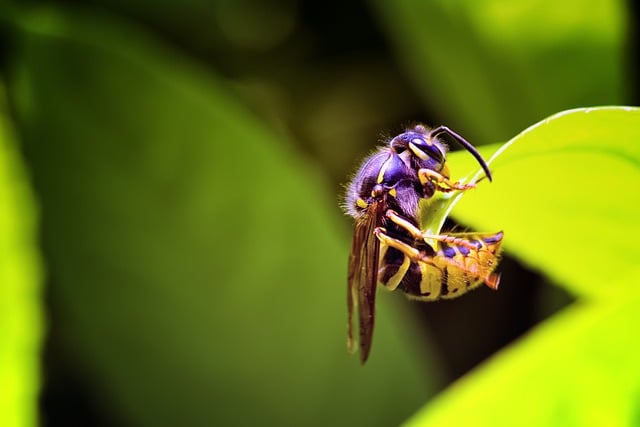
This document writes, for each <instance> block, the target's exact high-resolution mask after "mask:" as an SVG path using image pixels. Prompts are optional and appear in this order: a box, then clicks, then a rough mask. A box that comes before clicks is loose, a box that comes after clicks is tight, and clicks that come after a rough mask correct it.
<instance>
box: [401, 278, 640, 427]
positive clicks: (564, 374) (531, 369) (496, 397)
mask: <svg viewBox="0 0 640 427" xmlns="http://www.w3.org/2000/svg"><path fill="white" fill-rule="evenodd" d="M637 284H638V281H636V282H635V285H637ZM607 285H613V286H623V285H624V281H623V283H619V282H618V281H615V282H608V283H607ZM638 303H640V300H639V299H638V298H637V295H636V296H635V298H631V299H626V300H619V301H615V302H613V303H611V304H591V303H577V304H576V305H575V306H573V307H570V308H568V309H566V310H565V311H564V312H563V313H561V314H559V315H556V316H555V317H553V318H552V319H551V320H549V321H547V322H545V323H544V324H543V325H541V326H540V327H538V328H537V329H536V330H535V331H534V332H532V333H531V334H529V335H528V336H526V337H525V338H524V339H523V340H521V342H519V343H518V345H515V346H512V347H511V348H508V349H506V350H505V351H503V352H501V353H499V354H498V355H497V356H495V357H493V358H492V359H491V360H490V361H489V362H488V363H485V364H484V365H483V366H481V367H480V368H479V369H477V370H476V371H475V372H473V373H472V374H469V375H467V376H465V377H464V378H463V379H461V380H459V381H458V382H457V383H454V385H453V386H451V387H450V388H449V389H447V390H446V391H445V392H444V393H442V394H440V395H438V397H437V398H436V399H435V400H433V401H432V402H431V403H430V404H429V405H428V406H426V407H425V408H424V409H423V410H421V411H420V412H418V413H417V414H416V415H415V416H414V417H413V418H412V419H411V420H409V421H408V422H407V423H405V426H430V427H433V426H452V425H460V426H463V425H473V426H491V427H499V426H513V425H517V426H582V427H589V426H594V427H595V426H602V425H612V426H634V425H638V423H639V422H640V411H639V410H638V408H639V407H640V406H639V404H640V369H639V368H638V360H639V359H640V346H639V345H638V344H637V335H638V330H637V329H638V328H637V325H639V324H640V311H638V308H637V307H638Z"/></svg>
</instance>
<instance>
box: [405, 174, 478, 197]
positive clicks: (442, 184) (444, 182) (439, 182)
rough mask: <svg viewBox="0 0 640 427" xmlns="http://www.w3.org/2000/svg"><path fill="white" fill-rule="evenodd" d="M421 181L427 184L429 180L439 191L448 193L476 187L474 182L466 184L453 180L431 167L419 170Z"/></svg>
mask: <svg viewBox="0 0 640 427" xmlns="http://www.w3.org/2000/svg"><path fill="white" fill-rule="evenodd" d="M418 178H420V183H421V184H422V185H426V184H427V183H428V182H431V183H433V184H434V185H435V186H436V188H437V189H438V190H439V191H442V192H443V193H448V192H450V191H465V190H469V189H471V188H475V187H476V185H475V184H474V183H469V184H464V183H462V182H460V181H451V180H450V179H449V178H447V177H446V176H444V175H442V174H441V173H438V172H436V171H434V170H431V169H420V170H419V171H418Z"/></svg>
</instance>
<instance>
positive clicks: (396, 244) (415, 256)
mask: <svg viewBox="0 0 640 427" xmlns="http://www.w3.org/2000/svg"><path fill="white" fill-rule="evenodd" d="M373 233H374V234H375V235H376V237H377V238H378V239H380V242H382V243H383V244H385V245H387V246H390V247H392V248H395V249H397V250H399V251H400V252H402V253H403V254H405V255H406V256H408V257H409V259H410V260H411V261H415V262H424V263H427V264H431V265H435V264H434V263H433V262H432V261H431V258H430V257H429V256H427V255H424V254H423V253H422V252H420V251H419V250H418V249H416V248H414V247H413V246H411V245H408V244H407V243H404V242H402V241H400V240H398V239H394V238H393V237H391V236H389V235H388V234H387V230H385V229H384V228H382V227H376V229H375V230H373Z"/></svg>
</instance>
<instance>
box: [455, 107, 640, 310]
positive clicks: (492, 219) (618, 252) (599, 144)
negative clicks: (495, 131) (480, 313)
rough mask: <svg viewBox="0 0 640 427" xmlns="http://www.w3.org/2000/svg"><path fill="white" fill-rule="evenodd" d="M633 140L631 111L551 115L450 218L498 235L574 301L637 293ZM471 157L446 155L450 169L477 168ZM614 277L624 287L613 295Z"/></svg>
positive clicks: (639, 168)
mask: <svg viewBox="0 0 640 427" xmlns="http://www.w3.org/2000/svg"><path fill="white" fill-rule="evenodd" d="M639 140H640V109H637V108H627V107H603V108H589V109H579V110H572V111H567V112H564V113H560V114H556V115H554V116H552V117H550V118H548V119H546V120H544V121H542V122H540V123H538V124H536V125H534V126H532V127H531V128H529V129H527V130H526V131H524V132H522V133H521V134H520V135H518V136H516V137H515V138H514V139H512V140H511V141H510V142H509V143H507V144H506V145H505V146H504V147H503V148H501V149H500V153H499V155H497V156H496V157H495V158H494V159H492V160H491V162H490V163H491V169H492V171H493V174H494V182H493V183H490V184H489V182H487V181H484V182H481V183H480V184H479V188H478V189H476V190H473V191H468V192H467V193H466V194H465V196H464V197H462V198H461V199H460V203H459V204H458V205H457V206H456V207H455V209H454V210H453V214H454V216H455V218H457V219H459V220H460V221H461V222H462V223H464V224H467V225H470V226H473V227H474V228H476V229H479V230H487V231H494V230H496V231H497V230H500V229H503V230H504V232H505V238H504V246H505V248H506V250H507V251H508V252H509V253H510V254H513V255H515V256H516V257H518V258H519V259H521V260H523V261H524V262H526V263H527V264H529V265H530V266H532V267H534V268H537V269H540V270H542V271H544V273H545V274H547V275H548V276H550V277H551V278H552V279H554V280H555V282H556V283H557V284H558V285H560V286H563V287H566V288H567V289H568V290H570V291H571V292H573V293H574V294H576V295H581V296H590V297H596V298H606V297H609V296H613V297H615V298H618V297H619V296H620V294H629V293H638V292H639V291H640V288H639V287H638V283H637V282H636V281H635V280H632V279H635V278H636V277H637V276H635V273H636V271H635V270H632V269H630V268H631V267H633V266H636V265H637V260H638V259H639V257H640V247H639V246H638V245H637V243H636V242H635V239H634V238H632V236H639V235H640V222H638V218H640V204H638V203H636V201H637V200H640V187H639V186H638V185H637V183H638V182H640V146H638V144H637V143H636V141H639ZM496 147H497V146H493V147H485V150H484V151H485V152H486V151H490V150H496ZM469 157H470V156H468V154H466V153H455V154H452V155H451V156H449V158H450V161H451V162H452V170H457V171H469V170H472V169H477V166H475V167H474V166H473V165H472V162H473V159H470V158H469ZM454 164H455V166H453V165H454ZM454 176H456V173H455V172H454ZM612 278H619V279H623V278H628V279H630V280H629V281H627V282H625V281H624V280H620V281H618V280H616V283H619V284H620V286H621V287H620V288H615V287H612V286H611V285H610V284H609V282H611V279H612ZM605 284H606V285H605ZM504 286H512V285H511V284H509V283H504ZM513 286H516V285H515V284H514V285H513Z"/></svg>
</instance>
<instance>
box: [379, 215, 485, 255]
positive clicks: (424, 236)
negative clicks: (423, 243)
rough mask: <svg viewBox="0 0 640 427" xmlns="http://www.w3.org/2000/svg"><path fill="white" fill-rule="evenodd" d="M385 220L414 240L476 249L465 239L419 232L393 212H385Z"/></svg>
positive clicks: (475, 246)
mask: <svg viewBox="0 0 640 427" xmlns="http://www.w3.org/2000/svg"><path fill="white" fill-rule="evenodd" d="M386 215H387V218H389V219H390V220H391V221H393V222H394V223H396V224H397V225H399V226H400V227H402V228H404V229H405V230H406V231H408V232H409V234H411V236H412V237H413V238H414V239H416V240H436V241H438V242H443V243H450V244H453V245H458V246H464V247H466V248H467V249H471V250H473V249H477V245H476V244H474V243H472V242H470V241H469V240H467V239H464V238H461V237H456V236H449V235H446V234H427V233H424V232H423V231H422V230H420V229H419V228H418V227H416V226H415V225H413V224H412V223H411V222H409V221H407V220H406V219H404V218H402V217H401V216H400V215H398V214H397V213H396V212H395V211H394V210H391V209H389V210H387V213H386Z"/></svg>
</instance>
